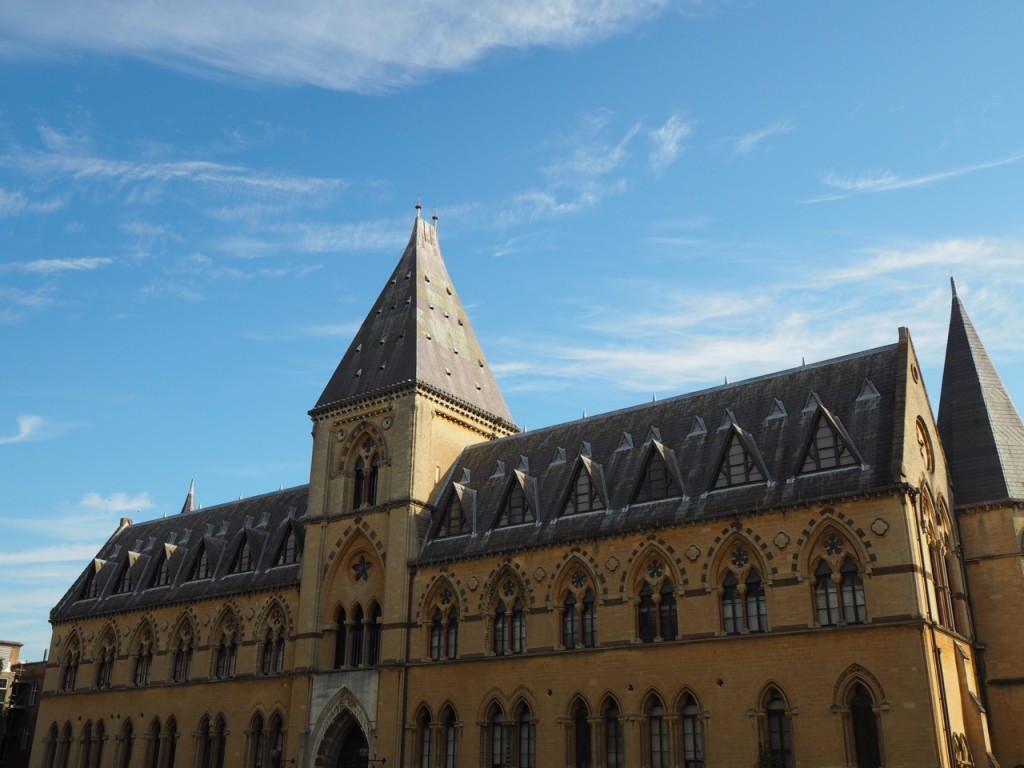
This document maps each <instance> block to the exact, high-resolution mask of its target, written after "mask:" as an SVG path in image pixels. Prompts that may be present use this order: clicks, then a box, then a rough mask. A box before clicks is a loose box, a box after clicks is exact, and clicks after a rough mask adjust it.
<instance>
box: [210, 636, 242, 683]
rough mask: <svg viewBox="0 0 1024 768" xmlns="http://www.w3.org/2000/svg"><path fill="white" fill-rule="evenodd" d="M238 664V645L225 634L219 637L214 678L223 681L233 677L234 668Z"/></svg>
mask: <svg viewBox="0 0 1024 768" xmlns="http://www.w3.org/2000/svg"><path fill="white" fill-rule="evenodd" d="M237 662H238V643H236V642H235V640H234V638H233V637H229V636H228V635H227V634H223V635H221V638H220V643H219V644H218V645H217V657H216V663H215V669H214V676H215V677H217V678H218V679H219V680H224V679H227V678H230V677H234V676H235V667H236V665H237Z"/></svg>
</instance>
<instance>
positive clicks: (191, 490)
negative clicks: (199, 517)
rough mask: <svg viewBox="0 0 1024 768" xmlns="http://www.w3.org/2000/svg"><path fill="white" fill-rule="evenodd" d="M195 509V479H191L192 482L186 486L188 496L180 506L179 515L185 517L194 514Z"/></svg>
mask: <svg viewBox="0 0 1024 768" xmlns="http://www.w3.org/2000/svg"><path fill="white" fill-rule="evenodd" d="M195 509H196V479H195V478H194V477H193V478H192V482H190V483H189V484H188V495H187V496H186V497H185V503H184V504H183V505H182V506H181V514H183V515H186V514H188V513H189V512H194V511H195Z"/></svg>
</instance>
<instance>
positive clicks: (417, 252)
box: [312, 216, 513, 426]
mask: <svg viewBox="0 0 1024 768" xmlns="http://www.w3.org/2000/svg"><path fill="white" fill-rule="evenodd" d="M413 381H416V382H419V383H421V384H425V385H427V386H429V387H431V388H432V389H434V390H436V391H438V392H440V393H442V394H445V395H448V396H450V397H452V398H454V399H456V400H458V401H461V402H463V403H465V404H467V405H469V406H471V407H473V408H475V409H477V410H479V411H481V412H483V413H485V414H487V415H489V416H491V417H496V418H497V419H498V420H499V421H502V422H505V423H506V424H507V425H509V426H511V425H512V424H513V422H512V415H511V413H510V412H509V410H508V405H506V403H505V398H504V396H503V395H502V394H501V390H500V389H499V388H498V384H497V381H495V379H494V375H493V374H492V373H491V369H490V366H489V365H488V364H487V360H486V358H485V357H484V353H483V350H482V349H481V347H480V343H479V342H478V341H477V338H476V335H475V334H474V333H473V329H472V327H470V324H469V318H468V317H467V316H466V311H465V309H464V308H463V306H462V302H461V301H459V297H458V294H456V292H455V287H454V286H453V285H452V281H451V278H450V277H449V276H448V270H447V268H446V267H445V264H444V259H443V258H442V257H441V248H440V245H439V244H438V240H437V228H436V226H434V225H432V224H429V223H428V222H426V221H424V220H423V219H421V218H419V217H418V216H417V217H416V223H415V224H414V226H413V231H412V236H411V237H410V238H409V244H408V245H407V246H406V249H405V252H404V253H403V254H402V258H401V259H400V260H399V262H398V266H397V267H395V271H394V272H393V273H392V275H391V278H390V279H389V280H388V282H387V284H386V285H385V286H384V290H383V291H381V294H380V296H379V297H378V299H377V301H376V302H375V303H374V305H373V307H372V308H371V310H370V313H369V314H368V315H367V316H366V319H365V320H364V321H363V324H362V326H361V327H360V329H359V332H358V333H356V335H355V338H353V339H352V343H351V345H350V346H349V348H348V351H347V352H346V353H345V355H344V357H342V359H341V362H340V363H339V364H338V367H337V369H336V370H335V372H334V375H333V376H331V380H330V381H329V382H328V384H327V387H326V388H325V389H324V391H323V394H322V395H320V399H319V400H318V401H317V404H316V407H315V408H314V409H313V410H312V413H314V414H315V413H317V412H320V411H322V410H325V409H328V408H331V407H333V406H336V405H339V404H341V403H344V402H346V401H349V400H351V399H353V398H358V397H362V396H368V395H372V394H373V393H376V392H385V391H388V390H390V389H392V388H394V387H397V386H400V385H402V384H406V383H411V382H413Z"/></svg>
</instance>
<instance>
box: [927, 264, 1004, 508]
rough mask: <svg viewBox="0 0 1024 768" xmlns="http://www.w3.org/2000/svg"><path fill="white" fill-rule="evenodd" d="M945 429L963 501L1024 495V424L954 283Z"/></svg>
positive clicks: (942, 407) (942, 403)
mask: <svg viewBox="0 0 1024 768" xmlns="http://www.w3.org/2000/svg"><path fill="white" fill-rule="evenodd" d="M938 426H939V434H940V436H941V437H942V443H943V445H944V446H945V449H946V456H947V458H948V460H949V467H950V474H951V475H952V478H953V498H954V499H955V500H956V505H957V506H966V505H971V504H980V503H984V502H998V501H1006V500H1007V499H1024V424H1022V423H1021V419H1020V414H1019V413H1018V412H1017V409H1016V408H1015V407H1014V405H1013V402H1012V401H1011V400H1010V395H1009V394H1008V393H1007V391H1006V388H1005V387H1004V386H1003V382H1002V380H1001V379H1000V378H999V374H998V373H997V372H996V369H995V366H994V365H992V361H991V360H989V357H988V353H986V352H985V347H983V346H982V344H981V339H979V338H978V333H977V331H975V330H974V326H973V325H972V324H971V319H970V318H969V317H968V316H967V311H966V310H965V309H964V306H963V304H962V303H961V302H960V299H959V297H958V296H957V295H956V284H954V285H953V308H952V312H951V313H950V318H949V338H948V339H947V341H946V363H945V367H944V368H943V371H942V396H941V399H940V400H939V425H938Z"/></svg>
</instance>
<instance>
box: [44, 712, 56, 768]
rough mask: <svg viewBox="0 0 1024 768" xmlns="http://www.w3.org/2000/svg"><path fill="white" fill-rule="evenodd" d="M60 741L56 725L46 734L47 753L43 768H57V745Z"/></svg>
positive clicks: (45, 753)
mask: <svg viewBox="0 0 1024 768" xmlns="http://www.w3.org/2000/svg"><path fill="white" fill-rule="evenodd" d="M59 739H60V735H59V732H58V731H57V724H56V723H54V724H53V725H51V726H50V730H49V732H48V733H47V734H46V740H45V741H44V743H45V744H46V751H45V752H44V753H43V768H56V762H57V743H58V740H59Z"/></svg>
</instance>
